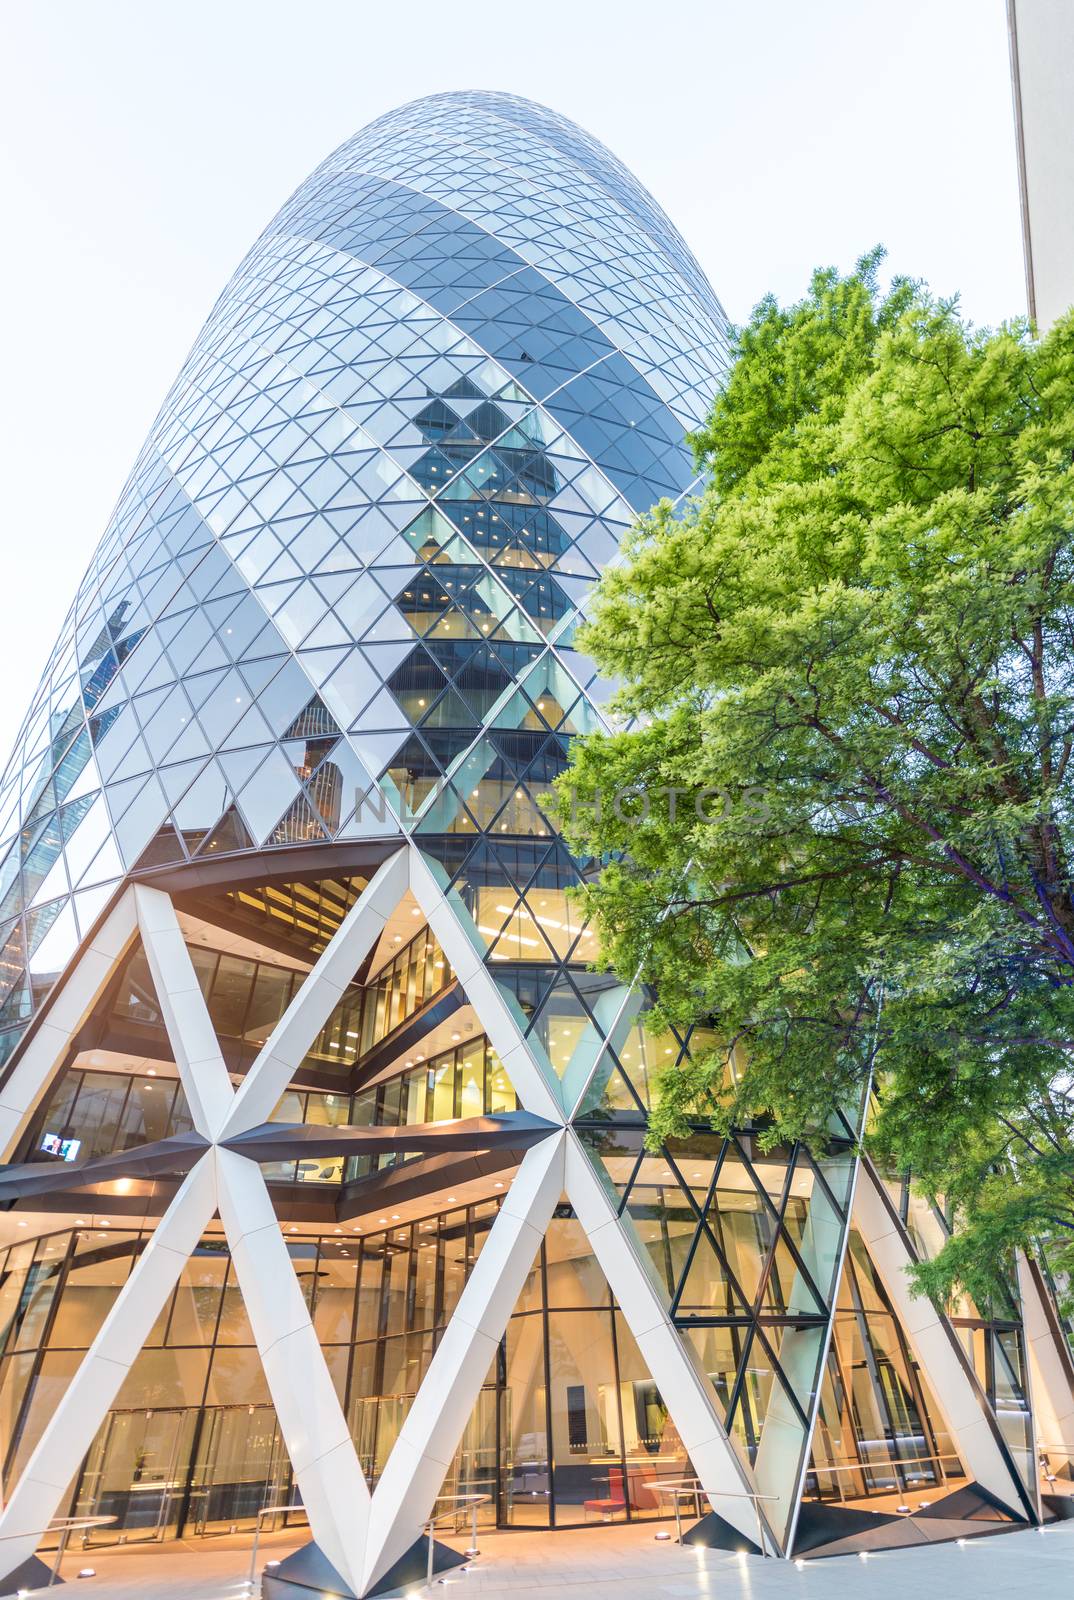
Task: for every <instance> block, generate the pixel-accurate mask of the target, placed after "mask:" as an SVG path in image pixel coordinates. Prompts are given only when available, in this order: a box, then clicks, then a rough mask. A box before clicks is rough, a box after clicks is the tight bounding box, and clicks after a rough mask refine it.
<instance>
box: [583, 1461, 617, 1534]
mask: <svg viewBox="0 0 1074 1600" xmlns="http://www.w3.org/2000/svg"><path fill="white" fill-rule="evenodd" d="M582 1510H583V1511H584V1512H585V1514H586V1516H587V1517H588V1516H589V1513H590V1512H591V1511H592V1512H595V1513H596V1514H597V1515H598V1516H600V1517H601V1518H602V1519H603V1520H604V1521H605V1522H610V1521H611V1520H612V1518H613V1517H614V1516H615V1513H616V1512H617V1511H625V1510H626V1496H625V1494H624V1493H623V1469H622V1467H609V1468H608V1498H607V1499H606V1500H583V1501H582Z"/></svg>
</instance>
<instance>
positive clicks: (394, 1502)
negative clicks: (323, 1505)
mask: <svg viewBox="0 0 1074 1600" xmlns="http://www.w3.org/2000/svg"><path fill="white" fill-rule="evenodd" d="M566 1137H567V1135H566V1134H564V1133H562V1132H561V1133H553V1134H551V1135H549V1137H548V1138H547V1139H543V1140H542V1141H541V1143H540V1144H538V1145H534V1146H533V1148H532V1149H531V1150H528V1151H527V1152H526V1154H525V1156H524V1158H523V1161H522V1165H521V1166H520V1167H519V1169H518V1176H517V1177H516V1178H515V1180H514V1182H513V1183H512V1185H511V1188H510V1190H509V1191H508V1193H507V1195H506V1196H505V1198H504V1201H503V1204H502V1206H501V1207H500V1210H499V1213H498V1215H497V1217H496V1220H495V1221H494V1223H493V1224H492V1227H491V1228H490V1230H489V1236H488V1239H487V1240H486V1241H485V1244H484V1247H483V1248H482V1251H481V1254H480V1255H479V1256H478V1258H477V1261H476V1262H475V1264H474V1266H473V1268H472V1270H471V1272H470V1276H469V1277H468V1278H467V1280H466V1287H465V1288H464V1289H463V1291H462V1294H461V1295H460V1297H459V1303H458V1305H457V1306H456V1307H455V1310H454V1311H453V1312H452V1314H451V1318H450V1321H449V1322H448V1325H447V1327H446V1328H445V1330H444V1335H443V1338H442V1339H441V1341H440V1343H439V1345H438V1346H437V1349H436V1354H435V1355H434V1356H433V1359H432V1362H431V1363H430V1366H429V1370H428V1372H427V1373H426V1375H425V1377H424V1379H423V1380H422V1383H421V1386H420V1388H419V1389H418V1392H417V1394H416V1395H415V1396H414V1402H413V1404H412V1406H411V1408H410V1410H409V1412H408V1413H407V1417H406V1421H405V1422H404V1423H403V1426H402V1428H401V1429H400V1432H399V1437H398V1438H397V1439H396V1441H395V1444H394V1446H393V1447H392V1452H391V1455H390V1456H389V1457H388V1461H387V1464H386V1465H385V1468H384V1472H383V1475H382V1477H381V1479H380V1482H379V1483H378V1484H377V1487H376V1491H375V1493H374V1495H373V1518H372V1521H371V1523H370V1532H369V1547H368V1549H367V1552H366V1560H365V1569H364V1571H363V1574H362V1588H360V1589H359V1590H358V1591H357V1592H358V1593H359V1594H364V1593H365V1592H366V1590H367V1589H368V1588H370V1587H372V1585H373V1584H374V1583H376V1581H377V1579H378V1578H380V1577H382V1576H383V1575H384V1573H385V1572H387V1571H388V1570H389V1568H390V1567H391V1566H392V1565H393V1564H394V1563H395V1562H396V1561H398V1560H399V1558H400V1556H402V1555H403V1554H404V1553H405V1552H406V1551H407V1550H408V1549H409V1548H410V1546H411V1545H412V1544H413V1543H414V1541H415V1539H416V1538H418V1536H419V1535H420V1532H421V1529H422V1526H423V1524H424V1523H425V1521H426V1519H427V1518H428V1516H429V1513H430V1511H431V1510H432V1508H433V1504H434V1502H435V1500H436V1496H437V1494H438V1493H439V1490H440V1485H441V1484H442V1483H443V1481H444V1475H445V1473H446V1472H447V1469H448V1467H449V1466H450V1465H451V1461H452V1458H453V1457H454V1454H455V1451H456V1450H457V1449H458V1447H459V1441H460V1440H461V1438H462V1435H463V1430H464V1429H465V1427H466V1422H467V1418H468V1417H469V1416H470V1413H471V1411H472V1410H473V1408H474V1404H475V1402H476V1400H477V1397H478V1394H479V1393H480V1391H481V1386H482V1384H483V1383H484V1381H485V1378H486V1376H487V1374H488V1370H489V1367H490V1365H491V1364H492V1361H493V1359H494V1358H495V1355H496V1346H497V1345H498V1344H499V1342H500V1340H501V1338H502V1337H503V1333H504V1329H505V1328H506V1327H507V1319H508V1318H509V1317H510V1315H511V1312H512V1311H513V1310H514V1308H515V1302H516V1301H517V1299H518V1297H519V1295H520V1294H521V1292H522V1285H523V1284H524V1283H525V1281H526V1275H527V1273H528V1272H529V1270H530V1268H531V1267H532V1266H533V1260H534V1257H535V1256H536V1254H537V1251H538V1250H539V1249H540V1247H541V1240H542V1239H543V1238H544V1234H545V1229H546V1228H547V1227H548V1224H549V1222H550V1220H551V1217H552V1213H553V1211H554V1210H555V1207H556V1202H557V1201H558V1200H559V1197H560V1194H561V1193H562V1191H563V1181H564V1171H563V1152H564V1141H565V1139H566ZM549 1448H551V1440H549Z"/></svg>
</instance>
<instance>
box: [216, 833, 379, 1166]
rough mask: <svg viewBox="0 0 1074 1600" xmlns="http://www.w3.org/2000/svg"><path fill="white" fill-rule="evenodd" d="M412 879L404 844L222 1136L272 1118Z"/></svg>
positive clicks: (370, 887)
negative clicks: (284, 1093) (312, 1045)
mask: <svg viewBox="0 0 1074 1600" xmlns="http://www.w3.org/2000/svg"><path fill="white" fill-rule="evenodd" d="M408 881H409V879H408V862H407V851H406V849H405V848H403V849H401V850H397V851H396V852H395V854H394V855H392V856H390V857H389V858H388V860H387V861H385V862H384V863H383V864H382V865H381V866H380V867H378V868H377V871H376V872H375V873H374V874H373V877H372V878H371V879H370V880H369V882H368V883H367V884H366V886H365V888H364V889H363V890H362V892H361V894H360V895H359V897H358V899H357V900H356V901H355V903H354V905H353V906H351V909H350V910H349V911H348V912H347V915H346V916H345V917H344V919H343V921H342V922H341V923H340V925H339V927H338V928H337V929H336V932H335V933H334V934H333V935H332V938H331V939H330V940H329V941H328V943H327V945H326V946H325V948H324V949H323V951H322V952H321V954H320V956H319V958H318V960H317V962H316V964H315V966H314V967H313V970H312V971H311V972H310V974H309V977H308V978H307V979H306V980H305V982H304V983H303V984H302V986H301V987H300V989H299V990H298V993H297V994H296V995H295V997H294V999H293V1000H292V1001H291V1004H290V1005H289V1006H288V1007H287V1010H286V1011H285V1012H284V1014H283V1016H282V1017H281V1018H280V1020H279V1022H278V1023H277V1024H276V1026H275V1028H273V1030H272V1032H271V1034H270V1035H269V1037H268V1039H267V1040H266V1041H265V1044H264V1046H263V1047H262V1049H261V1050H260V1051H259V1053H258V1056H257V1059H256V1061H255V1062H254V1063H253V1065H252V1066H251V1068H250V1070H249V1072H248V1073H247V1074H246V1076H245V1078H244V1079H243V1081H242V1083H241V1084H240V1085H239V1088H238V1089H237V1091H236V1092H235V1094H234V1096H233V1097H232V1100H231V1103H230V1106H229V1108H228V1111H227V1115H226V1116H225V1118H224V1119H223V1122H222V1131H221V1134H220V1137H221V1138H222V1139H231V1138H234V1137H235V1135H236V1134H239V1133H246V1132H247V1131H248V1130H249V1129H250V1128H256V1127H258V1126H259V1124H260V1123H262V1122H267V1121H268V1119H269V1117H270V1116H271V1115H272V1113H273V1111H274V1110H275V1108H276V1106H277V1105H278V1104H279V1101H280V1097H281V1095H282V1094H283V1092H284V1090H285V1089H286V1088H287V1085H288V1084H289V1083H290V1081H291V1079H292V1077H293V1076H294V1074H295V1072H296V1071H297V1070H298V1068H299V1066H300V1065H301V1062H302V1058H303V1056H304V1055H305V1054H306V1051H307V1050H308V1049H309V1047H310V1045H311V1044H312V1043H313V1041H314V1039H316V1037H317V1035H318V1033H319V1032H320V1030H321V1029H322V1028H323V1027H324V1024H325V1023H326V1022H327V1021H328V1018H329V1017H330V1016H331V1014H332V1010H333V1008H334V1007H335V1006H336V1004H337V1003H338V1001H339V1000H340V999H341V997H342V995H343V991H344V990H345V989H346V987H347V985H348V983H350V981H351V979H352V978H353V977H354V974H355V972H356V971H357V970H358V967H359V965H360V963H361V962H362V961H363V960H364V958H365V957H366V956H367V955H368V953H369V951H370V950H371V949H372V948H373V946H374V945H375V944H376V941H377V940H378V939H379V938H380V936H381V934H382V933H383V931H384V926H385V923H386V922H387V921H388V918H389V917H390V916H391V914H392V912H393V911H394V910H395V908H396V906H397V905H398V904H399V902H400V900H402V898H403V896H404V894H405V893H406V890H407V884H408Z"/></svg>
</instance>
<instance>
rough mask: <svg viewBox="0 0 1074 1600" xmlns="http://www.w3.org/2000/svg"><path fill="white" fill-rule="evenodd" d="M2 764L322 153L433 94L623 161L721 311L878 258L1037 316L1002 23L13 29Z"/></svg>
mask: <svg viewBox="0 0 1074 1600" xmlns="http://www.w3.org/2000/svg"><path fill="white" fill-rule="evenodd" d="M0 30H2V31H0V43H2V51H0V58H2V61H3V66H2V68H0V71H2V73H3V82H2V92H0V161H2V168H0V175H2V183H3V196H4V204H5V207H6V212H7V217H8V227H7V228H6V229H5V234H6V249H5V251H4V253H3V256H2V258H0V273H2V277H3V283H2V294H3V299H2V302H0V303H2V304H3V305H4V306H5V308H6V313H7V314H6V317H5V319H4V320H5V326H4V334H5V350H4V355H5V361H4V368H5V382H4V384H3V385H2V395H0V405H2V407H3V418H2V432H0V437H2V438H3V441H4V461H3V476H4V487H5V495H4V501H5V503H4V507H3V529H4V533H3V538H2V540H0V595H2V596H3V598H4V609H3V617H4V626H3V629H2V630H0V682H2V683H3V685H4V696H3V702H2V704H0V764H2V762H3V760H5V759H6V755H7V751H8V749H9V747H10V743H11V740H12V739H13V737H14V734H15V732H16V731H17V728H18V724H19V722H20V721H21V718H22V715H23V712H24V710H25V707H26V704H27V702H28V699H29V696H30V694H31V693H32V691H33V688H34V686H35V684H36V681H37V678H38V676H39V673H40V670H41V667H42V666H43V664H44V662H45V660H46V657H47V655H48V652H49V649H50V648H51V645H52V641H53V638H54V635H55V633H56V630H57V628H58V626H59V623H60V621H61V620H62V617H63V615H64V612H65V611H66V608H67V605H68V603H69V600H70V598H71V595H72V593H73V591H74V588H75V586H76V584H77V582H78V579H79V578H80V576H81V573H82V570H83V568H84V566H85V564H86V561H87V559H88V557H89V555H90V553H91V551H92V549H93V547H94V545H95V544H96V542H97V539H98V538H99V536H100V533H101V531H102V529H103V527H104V524H105V521H106V520H107V517H108V514H109V511H110V509H111V507H112V504H113V502H114V500H115V498H116V496H117V494H118V492H119V489H120V487H121V485H122V482H123V479H124V478H125V476H126V474H127V472H128V470H129V468H130V465H131V462H132V461H133V458H134V456H135V453H136V452H137V450H138V447H139V445H140V443H141V441H142V437H143V435H144V434H145V431H146V429H147V427H148V425H149V423H150V422H151V420H152V418H153V415H154V414H155V412H156V409H157V407H158V405H159V403H160V400H161V399H162V397H163V395H164V392H165V390H166V389H167V387H168V385H169V384H170V383H171V381H172V379H173V378H174V376H175V373H176V370H177V368H178V367H179V364H180V362H181V361H182V359H183V356H184V355H185V353H186V351H187V349H188V347H189V346H190V344H191V342H192V341H193V339H194V337H195V335H196V334H197V331H198V328H199V326H200V324H201V322H202V321H203V319H204V317H205V315H206V313H207V312H208V309H209V307H210V305H211V303H212V301H213V300H214V299H215V297H216V295H217V294H218V293H219V291H220V290H221V289H222V287H223V285H224V283H225V281H226V279H227V277H228V276H229V274H230V273H231V271H232V268H233V267H234V266H235V265H236V263H237V262H238V260H239V258H240V257H241V256H242V254H243V253H244V251H245V250H246V248H247V247H248V245H249V244H250V243H251V242H252V240H253V238H254V237H255V235H256V234H257V232H258V231H259V230H260V228H261V227H262V226H263V225H264V223H265V222H266V221H267V220H268V218H269V217H270V216H271V215H272V214H273V212H274V211H275V210H276V208H277V207H278V206H279V204H280V203H281V201H282V200H283V199H284V198H285V197H286V195H287V194H288V193H289V192H290V191H291V190H292V189H293V188H294V186H295V185H296V184H297V183H299V182H300V181H301V180H302V178H303V177H305V175H306V173H307V172H308V171H309V170H310V168H312V167H313V166H314V165H315V163H316V162H318V161H319V160H320V159H321V157H322V156H323V155H325V153H326V152H327V151H328V150H330V149H331V148H332V147H333V146H334V145H336V144H338V143H339V142H340V141H341V140H343V139H344V138H346V137H347V136H348V135H349V134H350V133H352V132H353V131H354V130H355V129H356V128H358V127H360V126H362V124H363V123H365V122H368V121H369V120H370V119H371V118H373V117H375V116H377V115H379V113H380V112H382V111H385V110H387V109H388V108H389V107H391V106H393V105H397V104H399V103H400V102H402V101H405V100H409V99H413V98H415V97H417V96H419V95H423V94H430V93H433V92H436V91H438V90H444V89H467V88H489V89H505V90H509V91H512V92H514V93H517V94H522V95H527V96H529V97H530V98H532V99H535V100H540V101H543V102H544V103H545V104H547V105H550V106H552V107H554V108H555V109H556V110H557V111H561V112H563V113H565V114H566V115H567V116H569V117H573V118H574V119H575V120H576V121H578V122H580V123H581V124H582V125H583V126H584V127H586V128H588V129H589V130H590V132H592V133H594V134H595V135H596V136H597V137H598V138H600V139H602V140H603V141H604V142H605V143H606V144H608V145H609V146H610V147H611V148H612V150H614V151H615V152H616V154H617V155H619V156H620V157H621V158H622V159H623V160H624V161H625V162H626V163H627V165H628V166H630V167H631V168H632V169H633V170H634V172H635V173H636V174H637V175H638V177H639V178H640V179H641V180H642V182H644V183H645V184H647V185H648V186H649V188H650V189H651V190H652V191H653V193H654V194H655V195H656V197H657V199H658V200H659V201H660V202H661V204H662V205H663V206H664V208H665V209H666V210H667V211H668V212H669V213H670V215H671V217H672V218H673V220H674V221H675V222H676V223H677V224H678V226H679V228H680V229H681V230H682V232H683V233H684V234H685V236H686V238H687V240H688V242H689V243H690V245H691V246H692V247H693V249H694V251H695V253H696V254H697V256H698V258H699V260H700V261H701V264H702V266H703V267H704V268H705V270H706V271H707V272H708V274H709V276H710V278H711V279H712V282H713V284H714V285H715V288H716V291H717V293H718V294H719V295H720V297H721V299H722V300H723V303H724V305H725V306H726V308H727V310H728V312H729V314H730V315H731V317H732V318H733V319H735V320H736V321H739V320H742V319H743V318H744V317H745V316H746V315H747V314H748V312H749V310H750V307H751V306H752V305H753V303H754V302H755V301H756V300H757V299H758V298H759V297H760V295H761V294H763V293H764V292H765V291H766V290H768V289H772V290H775V292H776V293H777V294H778V295H779V296H781V297H782V298H785V299H786V298H796V297H797V296H798V295H799V294H800V293H801V291H802V289H803V287H804V284H805V281H806V278H807V276H808V273H809V271H810V269H811V268H812V267H813V266H814V265H816V264H818V263H825V262H834V263H836V264H838V265H839V266H841V267H846V266H849V265H850V263H851V262H852V261H853V260H854V259H855V258H856V257H857V256H858V255H859V254H861V252H862V251H864V250H866V249H867V248H869V247H870V246H871V245H873V244H875V243H877V242H883V243H885V244H886V245H887V246H888V248H889V252H890V256H889V264H890V266H891V268H892V270H895V271H901V272H908V273H911V274H913V275H915V276H922V277H925V278H927V279H928V280H929V281H930V283H931V284H932V286H933V287H934V288H935V289H936V290H937V291H940V292H943V293H951V292H954V291H956V290H957V291H959V292H960V293H961V295H962V299H963V305H964V307H965V309H966V311H967V312H968V314H969V315H970V316H972V317H973V318H974V319H975V320H976V321H979V322H989V323H992V322H997V321H1000V320H1001V319H1002V318H1004V317H1007V316H1011V315H1014V314H1020V313H1022V312H1023V311H1024V309H1025V289H1024V282H1023V276H1022V260H1021V241H1020V236H1019V224H1018V197H1017V188H1016V179H1015V165H1014V146H1013V131H1012V122H1011V96H1010V83H1009V71H1008V63H1007V41H1006V24H1005V14H1004V5H1003V0H897V3H893V0H641V3H639V0H568V3H564V0H541V3H540V4H539V5H537V6H533V7H525V6H513V5H511V4H509V3H507V0H456V3H455V4H454V5H452V4H449V3H446V0H394V3H392V0H304V3H301V4H300V3H297V0H150V3H145V0H92V3H86V0H38V3H34V0H7V4H6V6H5V7H4V10H3V13H2V20H0Z"/></svg>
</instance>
